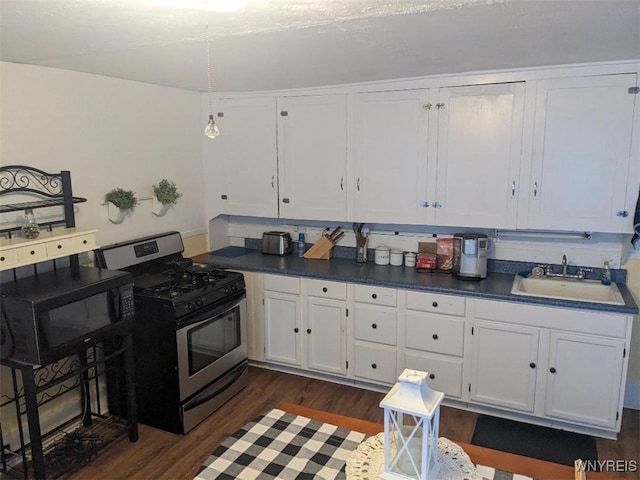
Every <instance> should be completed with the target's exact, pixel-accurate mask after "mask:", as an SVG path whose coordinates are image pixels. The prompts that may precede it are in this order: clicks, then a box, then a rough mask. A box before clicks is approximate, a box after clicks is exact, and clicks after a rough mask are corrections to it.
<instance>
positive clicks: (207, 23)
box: [204, 9, 213, 115]
mask: <svg viewBox="0 0 640 480" xmlns="http://www.w3.org/2000/svg"><path fill="white" fill-rule="evenodd" d="M205 22H206V25H205V27H204V31H205V42H206V43H207V82H208V87H209V114H210V115H213V98H212V93H211V92H212V91H213V82H212V81H211V42H210V40H209V10H208V9H207V12H206V17H205Z"/></svg>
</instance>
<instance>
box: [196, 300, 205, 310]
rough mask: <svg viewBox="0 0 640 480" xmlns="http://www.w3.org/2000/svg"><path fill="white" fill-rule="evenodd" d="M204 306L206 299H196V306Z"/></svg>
mask: <svg viewBox="0 0 640 480" xmlns="http://www.w3.org/2000/svg"><path fill="white" fill-rule="evenodd" d="M203 306H204V300H202V299H201V298H199V299H198V300H196V307H198V308H202V307H203Z"/></svg>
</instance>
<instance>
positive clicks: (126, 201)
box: [104, 188, 138, 223]
mask: <svg viewBox="0 0 640 480" xmlns="http://www.w3.org/2000/svg"><path fill="white" fill-rule="evenodd" d="M104 201H105V202H106V203H107V204H108V205H109V220H111V221H112V222H113V223H122V221H123V220H124V217H126V215H127V213H129V212H130V211H131V210H133V209H134V208H135V206H136V205H137V204H138V199H137V198H136V194H135V192H133V191H132V190H124V189H122V188H114V189H113V190H111V191H110V192H108V193H107V194H106V195H105V196H104ZM111 205H113V208H112V207H111Z"/></svg>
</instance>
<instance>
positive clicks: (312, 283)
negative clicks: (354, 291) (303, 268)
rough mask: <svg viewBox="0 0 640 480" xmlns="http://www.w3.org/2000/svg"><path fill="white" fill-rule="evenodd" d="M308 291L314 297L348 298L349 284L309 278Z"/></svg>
mask: <svg viewBox="0 0 640 480" xmlns="http://www.w3.org/2000/svg"><path fill="white" fill-rule="evenodd" d="M307 293H308V294H309V295H311V296H312V297H321V298H333V299H334V300H346V299H347V284H346V283H340V282H328V281H326V280H313V279H309V280H307Z"/></svg>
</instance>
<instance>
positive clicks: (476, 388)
mask: <svg viewBox="0 0 640 480" xmlns="http://www.w3.org/2000/svg"><path fill="white" fill-rule="evenodd" d="M473 329H474V331H473V344H472V346H471V348H472V351H473V354H472V357H471V358H472V360H471V389H470V392H469V399H470V400H471V401H474V402H480V403H486V404H490V405H495V406H499V407H506V408H510V409H513V410H519V411H522V412H529V413H533V401H534V396H535V389H536V378H537V373H538V370H537V368H538V346H539V337H540V332H539V330H538V329H536V328H532V327H526V326H521V325H511V324H508V323H506V324H505V323H498V322H489V321H484V320H477V321H476V322H474V326H473Z"/></svg>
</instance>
